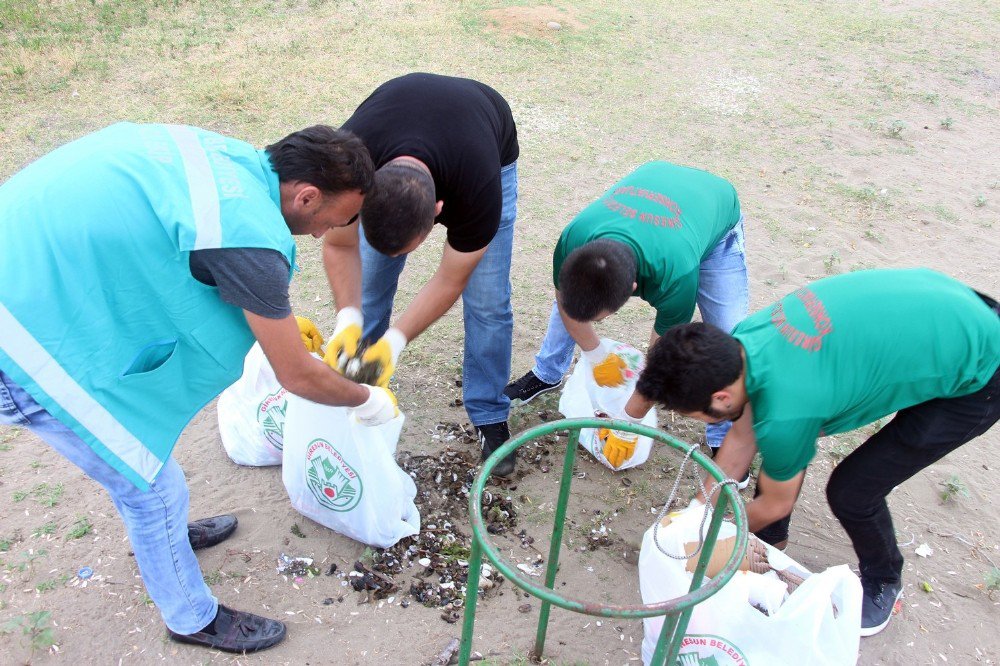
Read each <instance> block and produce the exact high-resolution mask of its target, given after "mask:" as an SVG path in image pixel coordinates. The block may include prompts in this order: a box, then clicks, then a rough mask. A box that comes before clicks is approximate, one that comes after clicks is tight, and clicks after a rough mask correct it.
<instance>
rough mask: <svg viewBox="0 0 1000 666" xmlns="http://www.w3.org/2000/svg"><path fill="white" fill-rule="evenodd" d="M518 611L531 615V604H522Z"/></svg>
mask: <svg viewBox="0 0 1000 666" xmlns="http://www.w3.org/2000/svg"><path fill="white" fill-rule="evenodd" d="M517 610H518V611H520V612H521V613H530V612H531V604H521V605H520V606H518V607H517Z"/></svg>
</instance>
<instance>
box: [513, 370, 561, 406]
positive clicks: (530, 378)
mask: <svg viewBox="0 0 1000 666" xmlns="http://www.w3.org/2000/svg"><path fill="white" fill-rule="evenodd" d="M557 388H559V383H556V384H547V383H545V382H543V381H542V380H541V379H539V378H538V377H537V376H536V375H535V373H534V372H532V371H531V370H528V374H526V375H525V376H523V377H521V378H520V379H517V380H515V381H512V382H511V383H510V384H507V388H505V389H504V390H503V394H504V395H505V396H507V397H508V398H510V399H511V400H520V401H521V402H522V403H525V402H531V401H532V400H533V399H534V398H536V397H538V396H540V395H541V394H543V393H548V392H549V391H554V390H556V389H557Z"/></svg>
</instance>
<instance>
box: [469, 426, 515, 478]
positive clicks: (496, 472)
mask: <svg viewBox="0 0 1000 666" xmlns="http://www.w3.org/2000/svg"><path fill="white" fill-rule="evenodd" d="M476 432H477V433H478V434H479V445H480V446H481V447H482V448H483V455H482V459H483V461H484V462H485V460H486V459H487V458H489V457H490V455H491V454H492V453H493V452H494V451H496V450H497V449H499V448H500V447H501V446H503V445H504V444H506V443H507V440H508V439H510V430H509V429H508V428H507V422H506V421H501V422H500V423H490V424H489V425H481V426H476ZM516 453H517V452H516V451H515V452H514V453H511V454H510V455H509V456H506V457H505V458H503V459H502V460H501V461H500V462H498V463H497V466H496V467H494V468H493V472H492V475H493V476H503V477H507V476H510V475H511V474H513V473H514V464H515V461H516V457H515V454H516Z"/></svg>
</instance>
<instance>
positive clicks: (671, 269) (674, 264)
mask: <svg viewBox="0 0 1000 666" xmlns="http://www.w3.org/2000/svg"><path fill="white" fill-rule="evenodd" d="M739 221H740V202H739V199H737V197H736V190H735V189H734V188H733V186H732V185H731V184H730V183H729V181H727V180H725V179H724V178H720V177H719V176H713V175H712V174H710V173H708V172H707V171H701V170H700V169H692V168H690V167H683V166H678V165H676V164H670V163H669V162H649V163H647V164H644V165H642V166H641V167H639V168H638V169H636V170H635V171H633V172H632V173H631V174H629V175H628V176H626V177H625V178H623V179H622V180H621V181H619V182H618V183H616V184H615V185H614V186H612V187H611V189H609V190H608V191H607V192H605V193H604V195H603V196H601V198H599V199H598V200H597V201H595V202H594V203H592V204H590V205H589V206H587V207H586V208H584V209H583V211H582V212H581V213H580V214H579V215H577V216H576V217H575V218H574V219H573V221H572V222H570V223H569V225H568V226H567V227H566V228H565V229H564V230H563V232H562V235H561V236H560V237H559V242H558V243H557V244H556V249H555V252H553V256H552V281H553V283H554V284H555V286H556V289H558V288H559V270H560V269H561V268H562V264H563V261H565V259H566V257H567V256H568V255H569V253H570V252H572V251H573V250H575V249H577V248H578V247H580V246H582V245H584V244H585V243H589V242H590V241H593V240H597V239H599V238H606V239H609V240H614V241H620V242H622V243H625V244H626V245H628V247H629V248H631V250H632V252H633V253H634V254H635V257H636V268H637V277H636V288H635V295H636V296H638V297H639V298H641V299H642V300H644V301H646V302H647V303H649V304H650V305H652V306H653V307H654V308H656V323H655V324H654V329H655V330H656V332H657V333H658V334H660V335H662V334H663V332H664V331H666V330H667V329H668V328H670V327H671V326H676V325H677V324H684V323H687V322H689V321H691V316H692V315H693V314H694V306H695V302H696V301H697V298H698V269H699V267H700V265H701V262H702V260H703V259H704V258H705V257H706V256H708V254H709V253H710V252H711V251H712V249H713V248H715V246H716V245H718V243H719V241H720V240H722V238H723V237H724V236H725V235H726V234H727V233H729V231H730V230H732V228H733V227H735V226H736V224H737V223H738V222H739Z"/></svg>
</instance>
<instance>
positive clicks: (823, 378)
mask: <svg viewBox="0 0 1000 666" xmlns="http://www.w3.org/2000/svg"><path fill="white" fill-rule="evenodd" d="M733 336H734V337H735V338H736V339H737V340H739V342H740V343H741V344H742V345H743V349H744V351H745V353H746V364H747V367H746V388H747V394H748V397H749V399H750V405H751V407H752V409H753V428H754V434H755V435H756V438H757V446H758V448H759V449H760V453H761V455H762V457H763V469H764V471H765V472H766V473H767V475H768V476H770V477H771V478H773V479H775V480H777V481H787V480H788V479H791V478H792V477H794V476H795V475H796V474H798V473H799V472H801V471H802V470H804V469H805V468H806V466H807V465H808V464H809V461H810V460H812V458H813V456H814V455H815V454H816V438H817V437H820V436H824V435H833V434H836V433H841V432H846V431H848V430H853V429H855V428H859V427H861V426H864V425H867V424H869V423H872V422H873V421H876V420H878V419H880V418H882V417H884V416H887V415H889V414H892V413H893V412H896V411H898V410H900V409H904V408H906V407H912V406H913V405H917V404H920V403H922V402H926V401H927V400H931V399H934V398H954V397H960V396H963V395H968V394H970V393H974V392H976V391H978V390H979V389H981V388H982V387H983V386H984V385H985V384H986V382H987V381H988V380H989V379H990V377H992V376H993V373H994V372H996V370H997V367H998V366H1000V318H998V317H997V315H996V314H995V313H994V312H993V311H992V310H991V309H990V308H989V307H987V306H986V304H985V303H984V302H983V301H982V299H980V298H979V296H977V295H976V293H975V292H974V291H973V290H972V289H970V288H969V287H967V286H966V285H964V284H962V283H961V282H958V281H957V280H954V279H953V278H950V277H948V276H946V275H943V274H941V273H937V272H934V271H931V270H926V269H911V270H871V271H859V272H856V273H848V274H844V275H838V276H835V277H830V278H826V279H824V280H819V281H818V282H814V283H812V284H811V285H808V286H806V287H803V288H802V289H799V290H798V291H795V292H793V293H791V294H789V295H788V296H786V297H784V298H783V299H781V300H780V301H778V302H777V303H775V304H774V305H771V306H769V307H767V308H764V309H763V310H761V311H759V312H756V313H754V314H752V315H750V316H749V317H747V318H746V319H744V320H743V321H742V322H740V323H739V324H737V326H736V327H735V328H734V329H733Z"/></svg>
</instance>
